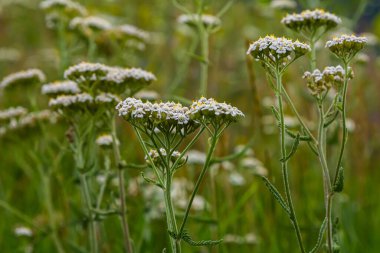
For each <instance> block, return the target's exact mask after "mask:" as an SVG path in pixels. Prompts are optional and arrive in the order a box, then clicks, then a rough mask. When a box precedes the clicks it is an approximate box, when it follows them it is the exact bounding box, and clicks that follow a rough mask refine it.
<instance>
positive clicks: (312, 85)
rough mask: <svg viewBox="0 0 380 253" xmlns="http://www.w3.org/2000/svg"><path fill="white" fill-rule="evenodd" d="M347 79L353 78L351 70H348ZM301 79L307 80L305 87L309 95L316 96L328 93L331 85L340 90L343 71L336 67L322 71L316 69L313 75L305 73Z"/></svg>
mask: <svg viewBox="0 0 380 253" xmlns="http://www.w3.org/2000/svg"><path fill="white" fill-rule="evenodd" d="M348 71H349V73H348V78H353V73H352V70H351V69H349V70H348ZM303 78H304V79H306V80H307V87H308V88H309V90H310V92H311V94H313V95H314V96H318V95H320V94H322V93H323V92H326V91H328V90H329V89H330V88H331V87H333V85H334V86H335V87H336V88H338V89H339V88H340V87H341V86H342V84H343V82H344V78H345V71H344V69H343V68H342V67H341V66H340V65H338V66H336V67H335V66H329V67H326V68H325V69H324V70H323V71H320V70H319V69H316V70H314V71H313V73H310V72H308V71H307V72H305V73H304V75H303Z"/></svg>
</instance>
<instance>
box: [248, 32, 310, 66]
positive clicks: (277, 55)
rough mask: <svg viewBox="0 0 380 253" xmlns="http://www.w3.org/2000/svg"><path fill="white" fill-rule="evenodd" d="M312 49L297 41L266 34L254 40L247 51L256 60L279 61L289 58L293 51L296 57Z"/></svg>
mask: <svg viewBox="0 0 380 253" xmlns="http://www.w3.org/2000/svg"><path fill="white" fill-rule="evenodd" d="M308 51H310V46H309V45H307V44H304V43H301V42H299V41H298V40H297V41H292V40H290V39H286V38H284V37H283V38H277V37H274V36H266V37H264V38H260V39H258V40H257V41H255V42H253V43H252V44H251V45H250V46H249V49H248V51H247V54H251V55H252V56H253V57H254V58H255V59H256V60H264V61H270V62H274V63H277V62H278V61H283V60H284V58H285V59H287V60H290V59H289V56H291V54H292V53H294V54H295V57H299V56H301V55H304V54H306V53H307V52H308Z"/></svg>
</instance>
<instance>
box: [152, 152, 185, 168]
mask: <svg viewBox="0 0 380 253" xmlns="http://www.w3.org/2000/svg"><path fill="white" fill-rule="evenodd" d="M170 153H171V154H170V161H171V162H172V163H174V162H176V160H177V159H178V158H179V157H180V156H181V153H180V152H179V151H171V152H170ZM167 156H168V154H167V152H166V150H165V149H164V148H160V149H159V150H156V149H151V150H150V151H149V153H148V154H147V155H145V161H146V162H147V163H148V164H151V162H153V163H154V165H155V166H157V167H161V166H162V165H163V164H165V161H166V159H167ZM184 160H185V159H184ZM181 162H182V163H183V162H184V161H181ZM181 162H180V163H179V164H181Z"/></svg>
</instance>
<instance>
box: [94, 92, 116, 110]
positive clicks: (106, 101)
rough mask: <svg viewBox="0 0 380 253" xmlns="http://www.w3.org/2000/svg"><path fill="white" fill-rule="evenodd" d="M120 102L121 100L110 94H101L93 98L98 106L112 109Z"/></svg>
mask: <svg viewBox="0 0 380 253" xmlns="http://www.w3.org/2000/svg"><path fill="white" fill-rule="evenodd" d="M120 101H121V99H120V98H119V97H118V96H116V95H114V94H111V93H101V94H100V95H97V96H96V97H95V103H96V104H98V105H109V106H112V107H114V106H115V105H117V104H118V103H119V102H120Z"/></svg>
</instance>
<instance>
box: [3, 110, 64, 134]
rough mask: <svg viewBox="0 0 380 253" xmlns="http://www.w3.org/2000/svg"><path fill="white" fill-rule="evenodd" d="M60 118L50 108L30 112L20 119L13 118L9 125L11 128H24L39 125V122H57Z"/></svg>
mask: <svg viewBox="0 0 380 253" xmlns="http://www.w3.org/2000/svg"><path fill="white" fill-rule="evenodd" d="M57 120H58V115H57V114H56V113H55V112H52V111H50V110H42V111H37V112H31V113H28V114H26V115H24V116H22V117H20V118H19V119H18V120H12V121H11V123H10V124H9V125H8V129H9V130H22V129H25V128H32V127H35V126H38V125H37V123H39V122H40V123H41V122H46V123H50V124H55V123H56V122H57Z"/></svg>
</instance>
